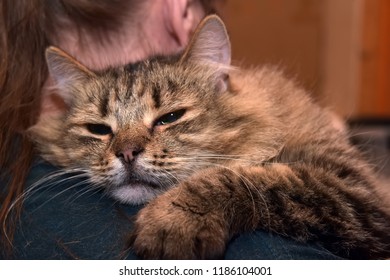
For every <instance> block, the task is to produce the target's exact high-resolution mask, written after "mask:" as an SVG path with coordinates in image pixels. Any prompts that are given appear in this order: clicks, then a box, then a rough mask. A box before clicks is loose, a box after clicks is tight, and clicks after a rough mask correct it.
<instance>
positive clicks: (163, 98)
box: [29, 15, 390, 259]
mask: <svg viewBox="0 0 390 280" xmlns="http://www.w3.org/2000/svg"><path fill="white" fill-rule="evenodd" d="M46 58H47V63H48V68H49V72H50V75H51V77H52V78H53V79H54V81H55V83H56V86H55V89H53V91H54V92H55V94H57V95H59V96H60V97H61V98H62V99H63V100H64V102H65V104H66V105H67V109H66V110H65V111H63V113H61V114H58V115H57V116H56V117H53V116H50V117H46V116H45V115H42V116H41V117H40V119H39V121H38V122H37V124H36V125H34V126H33V127H31V128H30V130H29V133H30V135H31V137H32V138H33V140H34V141H35V143H36V146H37V148H38V149H39V151H40V154H41V156H42V157H43V158H44V159H46V160H47V161H49V162H51V163H53V164H55V165H58V166H61V167H63V168H65V169H69V170H73V169H76V170H78V171H80V170H83V171H84V172H85V173H86V174H87V175H88V176H89V178H90V181H91V182H92V183H95V184H96V185H97V186H100V187H102V188H104V190H105V192H107V193H108V194H110V195H111V196H112V197H114V198H116V199H118V200H119V201H121V202H124V203H131V204H144V203H145V204H146V205H145V207H144V208H143V209H142V210H141V211H140V212H139V213H138V215H137V217H136V220H135V228H134V232H133V234H132V237H131V240H130V244H131V247H132V249H133V250H134V252H135V253H136V254H138V255H139V256H140V257H142V258H147V259H157V258H164V259H210V258H221V257H222V256H223V254H224V252H225V248H226V245H227V243H228V242H229V240H231V238H233V237H234V236H236V235H238V234H240V233H243V232H250V231H253V230H255V229H263V230H265V231H268V232H272V233H276V234H280V235H282V236H288V237H290V238H293V239H295V240H298V241H299V242H310V241H314V242H319V243H320V244H322V245H323V246H324V247H325V248H326V249H328V250H330V251H331V252H333V253H335V254H337V255H339V256H341V257H344V258H353V259H356V258H357V259H377V258H389V257H390V216H389V213H388V212H387V210H386V209H385V208H384V207H385V206H384V205H382V204H381V203H382V202H381V199H380V197H378V196H377V195H376V191H375V187H376V184H377V183H376V180H375V178H374V173H373V172H372V171H371V170H370V168H369V167H368V165H367V164H366V163H365V162H364V161H363V160H362V159H361V156H360V154H359V153H358V151H357V150H356V149H355V148H354V147H353V146H352V145H351V144H350V143H349V139H348V132H347V131H346V130H345V129H343V128H340V126H337V125H335V124H334V121H333V120H334V115H333V114H332V113H331V112H330V111H328V110H327V109H322V108H320V107H319V106H318V105H316V104H315V103H314V102H313V101H312V100H311V98H310V97H309V96H308V95H307V94H306V92H305V91H304V90H303V89H301V88H300V87H299V86H297V85H296V83H295V81H292V80H290V79H287V78H286V77H285V76H284V75H283V73H282V72H281V71H279V70H278V69H277V68H274V67H271V66H264V67H259V68H256V69H248V70H245V69H240V68H237V67H233V66H232V65H231V61H230V60H231V47H230V40H229V37H228V34H227V31H226V28H225V25H224V23H223V22H222V20H221V19H220V18H219V17H218V16H215V15H212V16H208V17H206V18H205V19H204V20H203V21H202V22H201V23H200V24H199V26H198V28H197V29H196V31H195V32H194V35H193V37H192V39H191V41H190V43H189V45H188V47H187V48H186V49H185V50H184V51H183V52H182V53H180V54H178V55H173V56H156V57H153V58H150V59H147V60H144V61H140V62H137V63H133V64H128V65H124V66H121V67H112V68H109V69H106V70H100V71H92V70H90V69H88V68H87V67H85V66H83V65H82V64H81V63H79V62H77V61H76V60H75V59H74V58H73V57H71V56H70V55H68V54H66V53H65V52H63V51H62V50H60V49H58V48H55V47H50V48H48V50H47V51H46Z"/></svg>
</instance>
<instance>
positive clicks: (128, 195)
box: [110, 184, 161, 205]
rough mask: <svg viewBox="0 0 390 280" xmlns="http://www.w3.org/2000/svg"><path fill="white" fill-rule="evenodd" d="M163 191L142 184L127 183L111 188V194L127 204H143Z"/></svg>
mask: <svg viewBox="0 0 390 280" xmlns="http://www.w3.org/2000/svg"><path fill="white" fill-rule="evenodd" d="M160 192H161V191H160V190H155V189H152V188H151V187H150V186H147V185H142V184H132V185H125V186H121V187H119V188H115V189H114V190H111V192H110V195H111V196H112V197H113V198H115V199H117V200H119V201H120V202H123V203H127V204H134V205H136V204H142V203H145V202H147V201H149V200H151V199H152V198H154V197H156V196H157V195H158V194H159V193H160Z"/></svg>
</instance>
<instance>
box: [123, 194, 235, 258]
mask: <svg viewBox="0 0 390 280" xmlns="http://www.w3.org/2000/svg"><path fill="white" fill-rule="evenodd" d="M227 241H228V227H227V225H226V222H225V219H224V217H223V215H222V214H221V211H216V210H215V209H213V207H208V206H207V205H206V206H205V205H193V204H190V202H186V201H185V200H183V199H180V192H179V189H175V190H171V191H169V192H168V193H166V194H164V195H162V196H160V197H158V198H157V199H155V200H154V201H152V202H151V203H150V204H149V205H147V206H146V207H145V208H144V209H142V210H141V211H140V212H139V214H138V216H137V219H136V222H135V229H134V232H133V235H132V237H131V239H130V246H131V247H132V249H133V251H134V252H135V253H136V254H137V255H138V256H140V257H141V258H145V259H216V258H222V257H223V254H224V252H225V247H226V243H227Z"/></svg>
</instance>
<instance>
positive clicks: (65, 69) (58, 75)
mask: <svg viewBox="0 0 390 280" xmlns="http://www.w3.org/2000/svg"><path fill="white" fill-rule="evenodd" d="M46 62H47V66H48V69H49V73H50V76H51V77H52V78H53V80H54V83H55V87H56V88H57V89H58V92H57V94H59V95H60V96H61V97H62V98H63V99H64V101H65V103H67V104H69V103H71V101H72V99H73V98H74V96H73V94H72V93H73V91H74V89H77V88H78V87H80V86H81V85H82V84H83V83H85V81H86V80H87V79H88V78H90V77H93V76H95V74H94V73H93V72H92V71H90V70H89V69H88V68H87V67H85V66H84V65H82V64H81V63H80V62H78V61H77V60H76V59H74V58H73V57H71V56H70V55H69V54H67V53H65V52H64V51H62V50H60V49H59V48H56V47H49V48H47V49H46Z"/></svg>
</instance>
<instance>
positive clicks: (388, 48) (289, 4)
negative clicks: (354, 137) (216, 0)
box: [222, 0, 390, 118]
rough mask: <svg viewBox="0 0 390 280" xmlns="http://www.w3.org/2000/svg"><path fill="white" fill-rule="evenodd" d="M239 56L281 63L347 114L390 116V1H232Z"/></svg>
mask: <svg viewBox="0 0 390 280" xmlns="http://www.w3.org/2000/svg"><path fill="white" fill-rule="evenodd" d="M222 16H223V17H224V19H225V22H226V24H227V27H228V29H229V32H230V36H231V40H232V46H233V59H234V61H236V62H239V63H240V64H244V65H245V66H248V65H258V64H264V63H272V64H278V65H281V66H282V67H283V68H285V69H286V71H287V72H288V73H290V74H291V75H293V76H295V77H297V79H298V80H300V81H301V82H302V84H303V85H304V86H305V87H306V88H307V89H308V90H309V91H310V92H312V94H313V96H314V97H315V98H316V99H318V100H320V101H321V102H322V103H324V104H325V105H327V106H330V107H332V108H333V109H334V110H335V111H336V112H337V113H339V114H340V115H342V116H344V117H347V118H366V117H369V118H372V117H374V118H376V117H387V118H390V0H245V1H241V0H226V2H225V5H224V8H223V9H222Z"/></svg>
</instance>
